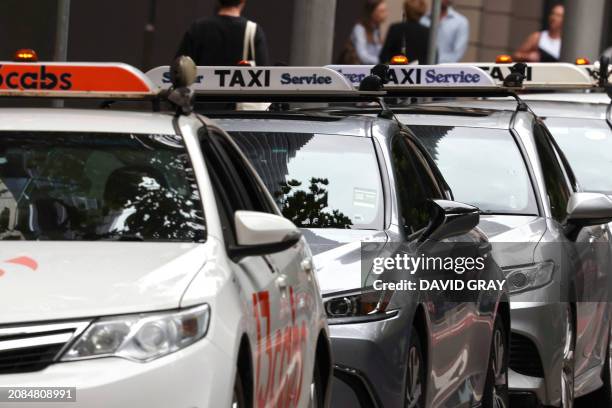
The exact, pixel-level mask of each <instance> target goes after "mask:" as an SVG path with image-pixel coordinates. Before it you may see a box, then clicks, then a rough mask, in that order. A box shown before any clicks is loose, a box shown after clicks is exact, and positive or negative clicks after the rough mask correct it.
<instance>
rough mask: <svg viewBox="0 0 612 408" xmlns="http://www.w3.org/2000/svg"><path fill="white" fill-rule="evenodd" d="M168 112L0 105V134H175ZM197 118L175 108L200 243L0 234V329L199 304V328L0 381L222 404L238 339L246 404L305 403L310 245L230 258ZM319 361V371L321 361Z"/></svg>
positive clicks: (92, 394) (311, 311)
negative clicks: (193, 334)
mask: <svg viewBox="0 0 612 408" xmlns="http://www.w3.org/2000/svg"><path fill="white" fill-rule="evenodd" d="M172 119H173V115H171V114H162V113H136V112H125V111H123V112H122V111H110V110H105V111H97V110H71V109H61V110H58V109H0V138H1V137H2V134H1V132H2V131H54V132H75V131H78V132H102V133H143V134H170V135H171V134H176V131H175V128H174V126H173V123H172ZM201 121H204V123H206V125H207V126H208V127H209V128H214V127H215V125H214V123H212V122H211V121H209V120H207V119H205V118H201V119H199V118H196V117H195V116H193V115H192V116H189V117H185V116H183V117H180V118H179V120H178V126H179V128H180V131H181V133H182V136H183V139H184V143H185V146H186V149H187V152H188V154H189V156H190V158H191V164H192V165H193V170H194V173H195V176H196V179H197V185H198V188H199V192H200V195H201V197H202V204H203V207H204V208H203V210H204V213H205V219H206V232H207V238H206V242H205V243H145V242H123V241H117V242H76V241H72V242H68V241H65V242H50V241H46V242H42V241H41V242H28V241H6V242H2V246H1V247H0V270H3V271H4V272H5V273H4V274H0V309H1V310H2V311H3V312H2V314H1V315H0V330H1V329H2V328H3V327H6V325H8V324H10V325H12V326H11V327H13V326H15V327H17V326H19V325H25V324H26V323H30V322H39V323H40V324H44V323H56V322H61V321H64V320H67V319H78V320H83V321H85V322H89V321H92V320H93V319H95V318H97V317H103V316H109V315H124V314H134V313H147V312H153V311H161V310H170V311H171V310H176V309H182V308H188V307H191V306H196V305H201V304H204V303H206V304H208V305H209V306H210V310H211V315H210V324H209V329H208V332H207V334H206V336H205V337H204V338H203V339H201V340H199V341H197V342H196V343H194V344H193V345H191V346H188V347H186V348H183V349H181V350H179V351H177V352H174V353H171V354H169V355H166V356H164V357H161V358H158V359H156V360H153V361H150V362H148V363H136V362H133V361H128V360H124V359H121V358H116V357H108V358H98V359H90V360H81V361H73V362H62V363H54V364H51V365H49V366H48V367H47V368H45V369H43V370H42V371H36V372H26V373H19V374H6V373H5V374H3V373H2V372H1V371H0V384H2V385H3V386H15V387H17V386H18V387H32V386H56V387H57V386H67V387H75V386H76V387H77V402H70V403H66V404H65V405H64V404H62V403H55V404H54V406H56V407H63V406H66V407H69V408H77V407H88V408H89V407H94V408H95V407H109V406H116V407H120V406H121V407H123V406H129V407H136V408H139V407H143V408H144V407H146V408H156V407H160V408H162V407H163V408H166V407H168V406H177V407H179V406H180V407H200V408H204V407H227V406H230V405H231V402H232V396H233V387H234V378H235V375H236V369H237V361H238V352H239V348H240V346H241V341H242V339H243V338H246V339H248V343H249V346H250V350H251V352H252V355H251V363H252V366H253V370H254V373H253V379H254V381H253V389H254V390H253V391H254V392H253V394H254V395H253V396H254V399H255V401H254V403H255V405H257V406H260V407H276V406H280V405H283V406H289V407H306V406H308V404H309V402H310V393H309V391H310V384H311V381H312V373H313V368H314V364H315V358H316V357H317V356H316V350H317V341H318V340H319V336H320V335H321V334H323V335H324V336H325V340H326V341H328V340H327V339H328V329H327V323H326V318H325V312H324V310H323V305H322V300H321V297H320V294H319V293H320V292H319V286H318V283H317V281H316V278H315V275H314V273H313V272H312V269H313V268H310V269H309V268H308V266H309V265H310V263H309V262H312V255H311V252H310V249H309V248H308V246H307V244H306V241H305V240H304V239H301V240H300V242H299V243H298V244H296V245H294V246H293V247H292V248H290V249H288V250H286V251H283V252H280V253H276V254H271V255H266V256H251V257H247V258H244V259H242V260H240V261H239V262H238V263H235V262H233V261H232V260H231V259H229V257H228V254H227V250H226V245H225V241H224V236H223V229H222V223H221V219H220V217H219V210H220V209H219V208H218V205H217V200H215V192H214V190H213V187H212V183H211V179H210V177H209V174H208V171H207V168H206V165H205V163H204V161H203V160H202V158H201V157H202V156H201V154H202V153H201V149H200V144H199V141H198V138H197V129H199V128H200V127H201V126H202V122H201ZM15 259H18V260H19V261H18V262H16V263H15V262H12V261H14V260H15ZM32 260H33V261H34V263H32V262H31V261H32ZM6 261H9V262H8V263H7V262H6ZM281 278H282V279H281ZM281 281H283V282H284V284H285V286H286V287H285V289H283V285H281ZM265 313H267V315H266V314H265ZM37 324H38V323H37ZM1 343H2V340H1V338H0V344H1ZM324 363H325V362H324ZM327 364H328V365H329V367H324V368H331V362H327ZM0 405H2V404H0ZM20 405H21V406H23V407H24V408H25V407H28V406H30V404H28V403H22V404H20ZM32 406H36V404H33V405H32Z"/></svg>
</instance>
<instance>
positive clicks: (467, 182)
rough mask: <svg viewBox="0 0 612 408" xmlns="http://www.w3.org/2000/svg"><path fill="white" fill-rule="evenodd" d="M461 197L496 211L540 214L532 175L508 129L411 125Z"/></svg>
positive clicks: (490, 211)
mask: <svg viewBox="0 0 612 408" xmlns="http://www.w3.org/2000/svg"><path fill="white" fill-rule="evenodd" d="M410 128H411V129H412V130H413V131H414V133H415V134H416V136H417V137H418V138H419V139H420V140H421V142H422V144H423V145H424V146H425V148H426V149H427V150H428V151H429V153H430V155H431V156H432V157H433V159H434V161H435V162H436V164H437V165H438V167H439V169H440V171H441V172H442V175H443V176H444V179H445V180H446V182H447V183H448V184H449V186H450V188H451V190H452V191H453V195H454V197H455V200H456V201H459V202H464V203H467V204H471V205H474V206H476V207H478V208H480V209H481V210H482V211H483V212H485V213H491V214H538V208H537V203H536V200H535V196H534V192H533V188H532V185H531V180H530V178H529V173H528V172H527V168H526V166H525V161H524V160H523V157H522V155H521V152H520V150H519V147H518V146H517V144H516V141H515V140H514V138H513V137H512V135H511V134H510V132H508V131H507V130H502V129H479V128H465V127H446V126H411V127H410Z"/></svg>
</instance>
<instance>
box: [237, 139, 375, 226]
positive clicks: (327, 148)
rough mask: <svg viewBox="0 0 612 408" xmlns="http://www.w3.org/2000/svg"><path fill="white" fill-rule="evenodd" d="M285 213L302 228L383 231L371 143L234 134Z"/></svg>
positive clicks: (358, 140)
mask: <svg viewBox="0 0 612 408" xmlns="http://www.w3.org/2000/svg"><path fill="white" fill-rule="evenodd" d="M230 134H231V136H232V137H233V138H234V140H235V141H236V143H237V144H238V145H239V146H240V148H241V150H242V151H243V152H244V154H245V155H246V156H247V158H248V159H249V161H250V162H251V164H252V165H253V167H254V168H255V169H256V171H257V172H258V173H259V176H260V177H261V178H262V179H263V181H264V183H265V185H266V187H267V188H268V190H269V191H270V192H271V193H272V195H273V197H274V199H275V200H276V202H277V204H278V206H279V207H280V208H281V211H282V213H283V215H284V216H285V217H286V218H288V219H290V220H291V221H293V222H294V223H295V224H296V225H297V226H298V227H300V228H351V229H382V226H383V216H384V211H383V194H382V185H381V176H380V170H379V166H378V160H377V158H376V153H375V150H374V145H373V142H372V140H371V139H369V138H364V137H354V136H341V135H324V134H312V133H284V132H231V133H230Z"/></svg>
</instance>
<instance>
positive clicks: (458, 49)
mask: <svg viewBox="0 0 612 408" xmlns="http://www.w3.org/2000/svg"><path fill="white" fill-rule="evenodd" d="M421 23H422V24H423V25H425V26H427V27H431V15H427V16H425V17H423V18H422V19H421ZM469 39H470V22H469V21H468V19H467V18H466V17H465V16H464V15H463V14H461V13H459V12H458V11H457V10H455V9H454V7H453V6H452V1H451V0H442V10H441V13H440V24H439V26H438V59H437V60H438V62H439V63H445V62H459V61H461V59H462V58H463V56H464V55H465V51H466V50H467V47H468V41H469Z"/></svg>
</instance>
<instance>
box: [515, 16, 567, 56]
mask: <svg viewBox="0 0 612 408" xmlns="http://www.w3.org/2000/svg"><path fill="white" fill-rule="evenodd" d="M564 14H565V8H564V7H563V5H561V4H557V5H555V6H554V7H553V8H552V9H551V11H550V15H549V16H548V30H544V31H536V32H535V33H532V34H531V35H529V37H527V39H526V40H525V41H524V42H523V44H522V45H521V46H520V47H519V49H518V50H517V51H516V52H515V53H514V55H513V58H514V60H515V61H524V62H557V61H559V59H560V58H561V36H562V34H563V17H564Z"/></svg>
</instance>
